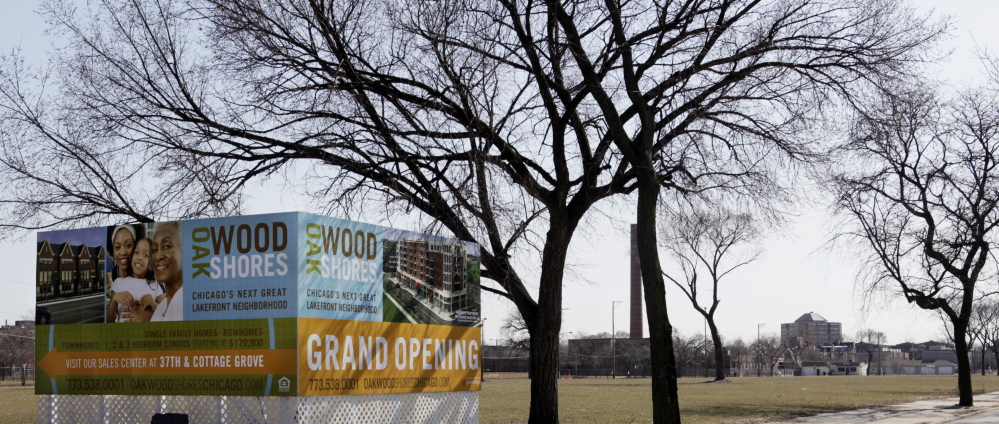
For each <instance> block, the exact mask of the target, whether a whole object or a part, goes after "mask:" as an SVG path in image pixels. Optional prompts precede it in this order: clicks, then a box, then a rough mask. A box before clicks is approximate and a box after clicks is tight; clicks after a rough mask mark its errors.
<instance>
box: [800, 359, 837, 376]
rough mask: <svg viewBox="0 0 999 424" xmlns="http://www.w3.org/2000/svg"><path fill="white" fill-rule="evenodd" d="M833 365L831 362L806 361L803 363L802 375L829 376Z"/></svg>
mask: <svg viewBox="0 0 999 424" xmlns="http://www.w3.org/2000/svg"><path fill="white" fill-rule="evenodd" d="M830 370H832V364H830V363H829V361H804V362H802V363H801V375H803V376H817V375H829V372H830Z"/></svg>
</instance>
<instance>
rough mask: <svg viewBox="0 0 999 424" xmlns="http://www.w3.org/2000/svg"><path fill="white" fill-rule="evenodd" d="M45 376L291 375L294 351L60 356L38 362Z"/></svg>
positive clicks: (48, 356)
mask: <svg viewBox="0 0 999 424" xmlns="http://www.w3.org/2000/svg"><path fill="white" fill-rule="evenodd" d="M38 366H39V367H41V368H42V369H43V370H44V371H45V372H46V373H48V375H50V376H53V377H58V376H63V375H184V374H188V375H189V374H211V375H245V374H256V375H260V374H294V373H295V349H230V350H164V351H125V352H114V351H112V352H60V351H59V350H58V349H53V350H52V351H51V352H49V353H47V354H45V356H44V357H43V358H42V359H41V360H40V361H38Z"/></svg>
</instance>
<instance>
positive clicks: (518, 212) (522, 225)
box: [0, 0, 634, 422]
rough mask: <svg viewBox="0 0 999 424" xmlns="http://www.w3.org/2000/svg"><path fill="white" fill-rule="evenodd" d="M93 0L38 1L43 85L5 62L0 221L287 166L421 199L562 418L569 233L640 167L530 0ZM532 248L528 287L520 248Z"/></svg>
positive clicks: (310, 180) (167, 213)
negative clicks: (464, 256) (47, 52)
mask: <svg viewBox="0 0 999 424" xmlns="http://www.w3.org/2000/svg"><path fill="white" fill-rule="evenodd" d="M91 6H92V8H89V9H76V8H74V7H73V5H68V4H65V3H60V2H51V3H49V4H48V5H47V9H46V10H45V12H46V16H47V18H48V19H49V20H50V21H51V22H53V23H54V24H55V28H54V31H55V32H56V33H58V34H59V35H61V36H63V37H64V39H65V40H66V42H67V47H66V48H64V49H62V50H61V51H60V52H59V53H60V54H59V55H58V56H56V57H54V58H53V60H54V63H55V69H54V71H53V74H52V75H55V76H56V82H55V83H54V84H49V85H43V86H44V87H45V89H52V90H57V93H56V94H55V95H52V96H45V95H44V93H47V92H46V91H44V90H41V91H32V90H31V88H32V86H33V85H35V84H39V85H41V84H44V83H47V82H48V81H47V80H45V77H46V76H47V75H48V74H46V73H32V72H31V70H28V69H26V68H24V67H23V66H21V63H22V62H20V61H19V60H18V59H17V58H16V57H15V58H8V59H7V60H6V61H5V62H4V68H3V71H2V73H0V78H2V80H0V81H2V82H0V111H2V114H3V116H2V117H3V118H4V119H3V120H2V121H0V122H2V124H0V125H3V128H2V129H0V137H2V143H3V152H2V153H3V155H2V158H0V165H2V167H3V168H2V169H0V173H2V174H3V175H4V177H5V178H4V179H5V180H7V181H14V182H15V183H16V184H17V185H18V186H19V187H20V188H19V189H18V190H16V191H14V192H13V193H9V192H4V194H3V195H4V196H6V197H5V198H3V199H2V200H0V208H2V209H0V211H2V212H3V214H2V216H3V217H4V218H3V223H2V226H3V227H5V228H12V229H36V228H48V227H52V226H64V225H67V224H77V225H78V224H97V223H100V224H107V223H108V222H107V221H110V220H138V221H150V220H153V219H167V218H170V219H172V218H186V217H193V216H205V215H222V214H229V213H233V212H236V211H239V210H240V208H241V206H242V201H241V200H242V196H243V191H244V189H245V187H246V186H247V185H248V184H251V183H253V182H256V181H259V180H262V179H265V178H268V177H272V176H281V175H282V174H287V175H289V176H290V177H289V182H290V183H291V184H293V185H296V184H300V188H301V189H302V191H304V192H306V193H307V194H311V195H313V196H315V199H316V202H317V204H318V205H319V207H318V209H321V210H322V211H324V212H328V213H333V212H339V213H343V214H346V215H348V216H351V215H354V214H358V213H360V212H370V211H375V212H379V213H384V214H385V216H387V217H389V218H393V217H400V216H409V215H410V214H411V213H414V212H416V213H418V214H419V215H418V216H419V219H421V221H422V222H424V223H425V224H426V228H425V230H426V231H428V232H435V233H436V232H442V233H450V234H451V235H453V236H455V237H457V238H460V239H463V240H469V241H473V242H477V243H479V244H480V245H482V257H481V260H482V262H481V265H482V268H481V269H480V272H481V276H482V277H483V278H485V279H489V280H492V281H494V282H496V284H497V286H483V290H487V291H491V292H493V293H496V294H499V295H501V296H504V297H506V298H508V299H510V300H511V301H512V302H513V303H514V304H515V305H516V307H517V309H518V311H519V313H520V315H521V316H522V317H523V320H524V323H525V325H526V326H527V328H528V329H529V330H530V336H531V341H530V350H531V355H530V361H531V368H532V370H533V371H534V378H532V380H531V387H532V388H531V393H532V395H531V399H532V403H531V412H530V422H557V421H558V386H557V375H558V358H559V355H558V339H559V337H558V336H559V330H560V328H561V316H562V314H561V312H562V310H561V309H562V308H561V302H562V287H563V275H564V269H565V265H566V261H565V258H566V254H567V251H568V246H569V243H570V241H571V239H572V236H573V234H574V233H575V231H576V229H577V227H578V226H579V225H580V224H581V221H582V219H583V217H584V215H585V213H586V212H587V211H588V210H589V209H590V208H591V207H592V206H593V205H594V204H595V203H596V202H597V201H599V200H601V199H604V198H606V197H609V196H611V195H613V194H617V193H627V192H629V191H631V190H633V188H632V187H631V186H629V181H633V180H634V173H633V171H632V170H631V169H630V166H629V165H627V164H625V163H622V162H621V161H620V158H619V155H618V154H616V153H615V152H614V151H613V150H612V149H611V146H612V145H611V141H610V140H609V139H607V138H605V137H604V134H605V130H604V129H603V128H602V127H601V126H600V125H599V123H598V122H597V121H596V118H595V113H594V112H593V108H592V105H591V103H592V101H591V100H588V98H589V96H591V93H590V92H589V90H581V89H580V86H579V81H578V78H576V77H575V76H574V75H573V72H572V70H571V69H569V70H566V69H563V68H564V66H563V64H564V62H565V56H566V55H567V54H568V53H567V49H566V46H565V45H564V43H563V42H562V38H561V34H560V33H558V32H557V31H554V29H553V27H552V24H553V23H552V22H549V21H548V19H547V17H546V16H545V15H544V14H540V15H539V14H537V13H535V9H534V8H535V6H537V5H535V4H533V3H529V4H518V3H515V2H504V1H499V2H492V3H489V4H472V3H451V2H439V3H434V2H423V1H405V2H396V3H379V2H364V1H358V0H343V1H337V0H333V1H326V0H300V1H288V2H270V1H263V2H256V1H235V2H230V1H212V0H206V1H193V2H171V1H167V0H162V1H161V0H149V1H129V0H120V1H119V0H107V1H103V2H95V3H92V4H91ZM53 86H54V87H53ZM66 174H69V175H70V176H71V179H70V180H66V179H64V178H63V177H64V175H66ZM74 178H75V179H74ZM538 253H540V259H538V260H536V261H535V262H536V263H538V264H540V268H541V269H540V272H539V273H538V277H537V278H538V284H537V287H538V290H537V294H536V297H535V295H534V294H533V293H532V291H531V290H529V289H528V285H527V284H525V282H524V281H523V280H522V278H521V276H520V274H519V273H518V272H517V271H516V269H515V265H516V263H517V262H516V258H523V257H525V256H534V255H537V254H538ZM521 261H522V262H528V260H527V259H521Z"/></svg>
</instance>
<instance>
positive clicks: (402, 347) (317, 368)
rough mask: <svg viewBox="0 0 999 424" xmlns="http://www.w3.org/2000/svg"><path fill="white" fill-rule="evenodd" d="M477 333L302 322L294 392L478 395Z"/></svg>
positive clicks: (460, 329)
mask: <svg viewBox="0 0 999 424" xmlns="http://www.w3.org/2000/svg"><path fill="white" fill-rule="evenodd" d="M481 330H482V329H481V328H478V327H452V326H442V325H413V324H399V323H382V322H364V321H341V320H328V319H314V318H301V319H299V322H298V333H299V340H298V356H299V358H298V369H299V376H300V379H299V383H298V385H299V386H298V387H299V388H298V391H299V393H300V394H302V395H345V394H373V393H400V392H446V391H458V390H479V388H480V386H481V381H482V378H481V377H482V374H481V370H480V365H481V363H482V359H481V355H482V352H481V345H480V340H481V337H482V333H481Z"/></svg>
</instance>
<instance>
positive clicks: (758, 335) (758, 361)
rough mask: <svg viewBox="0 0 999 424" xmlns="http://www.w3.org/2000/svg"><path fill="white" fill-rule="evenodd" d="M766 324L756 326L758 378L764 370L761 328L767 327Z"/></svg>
mask: <svg viewBox="0 0 999 424" xmlns="http://www.w3.org/2000/svg"><path fill="white" fill-rule="evenodd" d="M766 326H767V324H766V323H762V324H756V376H757V377H759V376H760V369H761V368H763V363H762V362H760V353H762V352H760V327H766Z"/></svg>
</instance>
